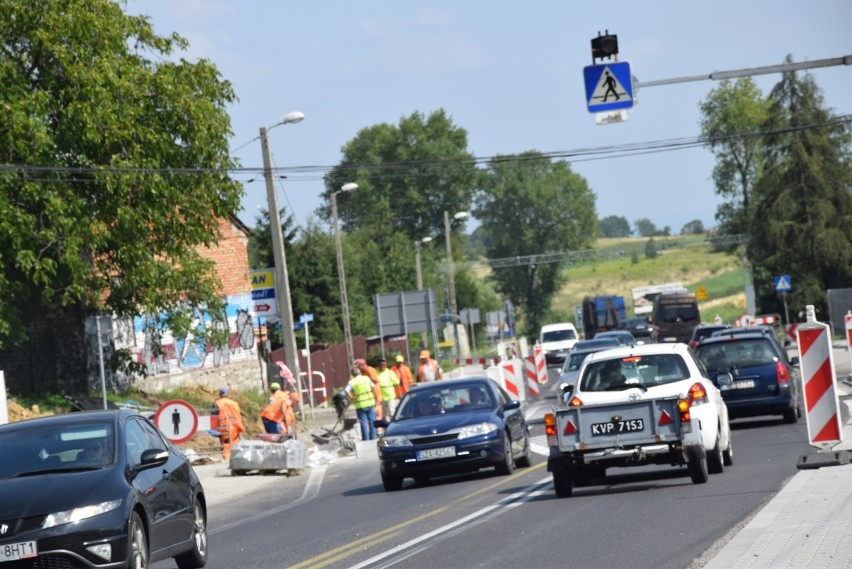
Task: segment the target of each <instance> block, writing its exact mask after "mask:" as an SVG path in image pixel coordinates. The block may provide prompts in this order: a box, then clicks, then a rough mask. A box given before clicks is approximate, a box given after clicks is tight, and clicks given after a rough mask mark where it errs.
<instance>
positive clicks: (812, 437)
mask: <svg viewBox="0 0 852 569" xmlns="http://www.w3.org/2000/svg"><path fill="white" fill-rule="evenodd" d="M807 308H808V322H807V323H805V324H799V326H798V327H797V329H796V335H797V336H798V344H799V360H800V367H801V370H802V385H803V386H804V399H805V416H806V418H807V423H808V442H809V444H810V445H811V446H815V447H817V448H821V449H830V448H832V447H834V446H835V445H836V444H837V443H839V442H841V441H842V440H843V429H842V427H841V424H840V402H839V400H838V398H837V377H835V372H834V361H833V357H832V353H831V335H830V334H829V331H828V326H826V325H825V324H822V323H821V322H817V321H816V319H815V317H814V311H813V307H812V306H808V307H807Z"/></svg>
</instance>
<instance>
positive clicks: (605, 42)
mask: <svg viewBox="0 0 852 569" xmlns="http://www.w3.org/2000/svg"><path fill="white" fill-rule="evenodd" d="M613 55H618V36H617V35H615V34H610V33H609V30H607V31H606V33H604V35H601V33H600V32H598V37H596V38H592V60H593V61H594V60H595V59H603V58H605V57H606V58H607V59H609V58H611V57H612V56H613Z"/></svg>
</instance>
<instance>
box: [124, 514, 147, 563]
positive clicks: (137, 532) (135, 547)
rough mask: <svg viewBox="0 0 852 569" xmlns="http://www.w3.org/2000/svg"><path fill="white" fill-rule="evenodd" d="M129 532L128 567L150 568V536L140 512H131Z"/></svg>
mask: <svg viewBox="0 0 852 569" xmlns="http://www.w3.org/2000/svg"><path fill="white" fill-rule="evenodd" d="M128 528H129V531H128V532H127V565H125V567H127V569H148V538H147V536H146V534H145V525H144V524H143V523H142V518H140V517H139V514H137V513H136V512H133V513H132V514H130V525H129V526H128Z"/></svg>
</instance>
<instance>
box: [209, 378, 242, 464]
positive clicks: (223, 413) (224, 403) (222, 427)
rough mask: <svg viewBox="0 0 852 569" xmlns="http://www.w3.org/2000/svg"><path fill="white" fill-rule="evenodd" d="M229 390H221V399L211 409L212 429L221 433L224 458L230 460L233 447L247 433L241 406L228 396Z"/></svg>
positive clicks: (222, 388)
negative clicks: (242, 434) (241, 435)
mask: <svg viewBox="0 0 852 569" xmlns="http://www.w3.org/2000/svg"><path fill="white" fill-rule="evenodd" d="M228 391H229V390H228V388H227V387H221V388H219V398H218V399H217V400H216V401H214V402H213V406H212V407H211V409H210V428H211V429H214V430H216V431H219V439H220V440H221V442H222V458H224V459H225V460H230V458H231V446H232V445H235V444H236V443H237V441H239V440H240V434H241V433H244V432H245V427H243V415H242V411H241V410H240V404H239V403H237V402H236V401H234V400H233V399H231V398H230V397H229V396H228Z"/></svg>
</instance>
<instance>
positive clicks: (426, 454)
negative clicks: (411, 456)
mask: <svg viewBox="0 0 852 569" xmlns="http://www.w3.org/2000/svg"><path fill="white" fill-rule="evenodd" d="M450 456H456V447H441V448H427V449H423V450H419V451H417V460H433V459H435V458H447V457H450Z"/></svg>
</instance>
